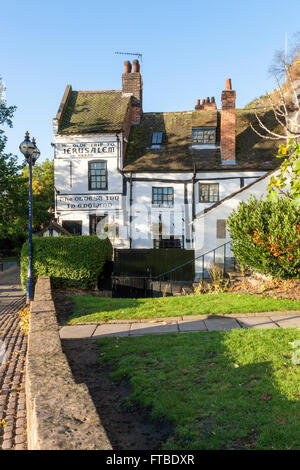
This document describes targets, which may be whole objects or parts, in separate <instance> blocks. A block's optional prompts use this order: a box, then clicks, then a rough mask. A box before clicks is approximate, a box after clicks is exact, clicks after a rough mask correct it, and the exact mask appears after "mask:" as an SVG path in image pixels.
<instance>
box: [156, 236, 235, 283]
mask: <svg viewBox="0 0 300 470" xmlns="http://www.w3.org/2000/svg"><path fill="white" fill-rule="evenodd" d="M228 244H230V241H229V242H226V243H223V245H220V246H217V247H216V248H213V249H212V250H209V251H206V253H202V254H201V255H198V256H196V258H193V259H191V260H189V261H186V262H185V263H183V264H181V265H180V266H176V267H175V268H172V269H170V270H169V271H166V272H164V273H161V274H159V275H158V276H152V279H159V278H160V277H162V276H165V275H166V274H169V273H172V272H174V271H177V270H178V269H180V268H182V267H183V266H186V265H187V264H189V263H192V262H194V261H196V259H199V258H201V257H202V256H203V257H204V256H206V255H208V254H209V253H213V252H214V251H216V250H218V249H219V248H222V247H224V246H226V245H228Z"/></svg>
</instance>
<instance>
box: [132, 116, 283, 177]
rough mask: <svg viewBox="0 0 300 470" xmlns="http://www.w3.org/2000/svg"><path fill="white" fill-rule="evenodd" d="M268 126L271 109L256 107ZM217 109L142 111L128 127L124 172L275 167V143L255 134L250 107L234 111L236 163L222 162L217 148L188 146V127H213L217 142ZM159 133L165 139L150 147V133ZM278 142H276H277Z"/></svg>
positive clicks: (189, 134)
mask: <svg viewBox="0 0 300 470" xmlns="http://www.w3.org/2000/svg"><path fill="white" fill-rule="evenodd" d="M256 111H258V114H259V115H260V117H261V119H262V120H263V122H264V123H266V125H267V127H269V128H270V129H274V128H275V127H276V124H277V122H276V121H275V118H274V115H273V112H272V110H270V109H267V108H264V109H263V110H256ZM220 121H221V112H220V111H217V110H213V111H211V110H208V111H182V112H171V113H145V114H144V115H143V117H142V120H141V123H140V125H138V126H134V127H132V128H131V132H130V136H129V143H128V146H127V150H126V155H125V163H124V170H125V171H136V172H141V171H162V172H163V171H176V170H185V171H192V170H193V168H194V166H195V167H196V169H199V170H214V169H221V168H222V169H224V168H225V169H245V170H248V169H249V170H251V169H254V170H266V171H267V170H270V169H273V168H276V167H277V166H279V164H280V162H279V161H278V159H277V158H276V144H274V141H270V140H265V139H262V138H260V137H259V136H258V135H257V134H255V133H254V132H253V131H252V129H251V128H250V126H249V121H252V122H253V123H255V122H256V118H255V115H254V110H249V109H238V110H236V165H234V166H233V165H226V166H224V165H222V162H221V154H220V149H219V148H213V149H201V150H196V149H195V148H192V128H193V127H202V126H215V127H216V128H217V133H216V137H217V147H218V146H219V145H220ZM156 131H158V132H163V133H164V136H165V140H164V142H163V145H162V146H161V148H160V149H154V148H151V138H152V134H153V132H156ZM277 145H278V143H277Z"/></svg>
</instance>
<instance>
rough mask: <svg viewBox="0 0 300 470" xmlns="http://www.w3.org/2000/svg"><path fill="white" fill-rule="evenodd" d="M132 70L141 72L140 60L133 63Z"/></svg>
mask: <svg viewBox="0 0 300 470" xmlns="http://www.w3.org/2000/svg"><path fill="white" fill-rule="evenodd" d="M132 69H133V70H132V71H133V72H139V71H140V63H139V61H138V60H136V59H135V60H133V61H132Z"/></svg>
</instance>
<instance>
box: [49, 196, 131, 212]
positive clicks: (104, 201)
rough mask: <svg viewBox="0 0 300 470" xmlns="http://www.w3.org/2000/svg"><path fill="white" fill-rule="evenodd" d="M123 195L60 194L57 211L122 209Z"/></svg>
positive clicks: (57, 198)
mask: <svg viewBox="0 0 300 470" xmlns="http://www.w3.org/2000/svg"><path fill="white" fill-rule="evenodd" d="M121 200H122V195H121V194H59V195H57V197H56V210H57V211H65V210H75V211H76V210H78V211H85V210H91V209H94V210H97V209H121Z"/></svg>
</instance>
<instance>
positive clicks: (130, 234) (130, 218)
mask: <svg viewBox="0 0 300 470" xmlns="http://www.w3.org/2000/svg"><path fill="white" fill-rule="evenodd" d="M129 207H130V209H129V210H130V212H129V248H132V171H131V172H130V199H129Z"/></svg>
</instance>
